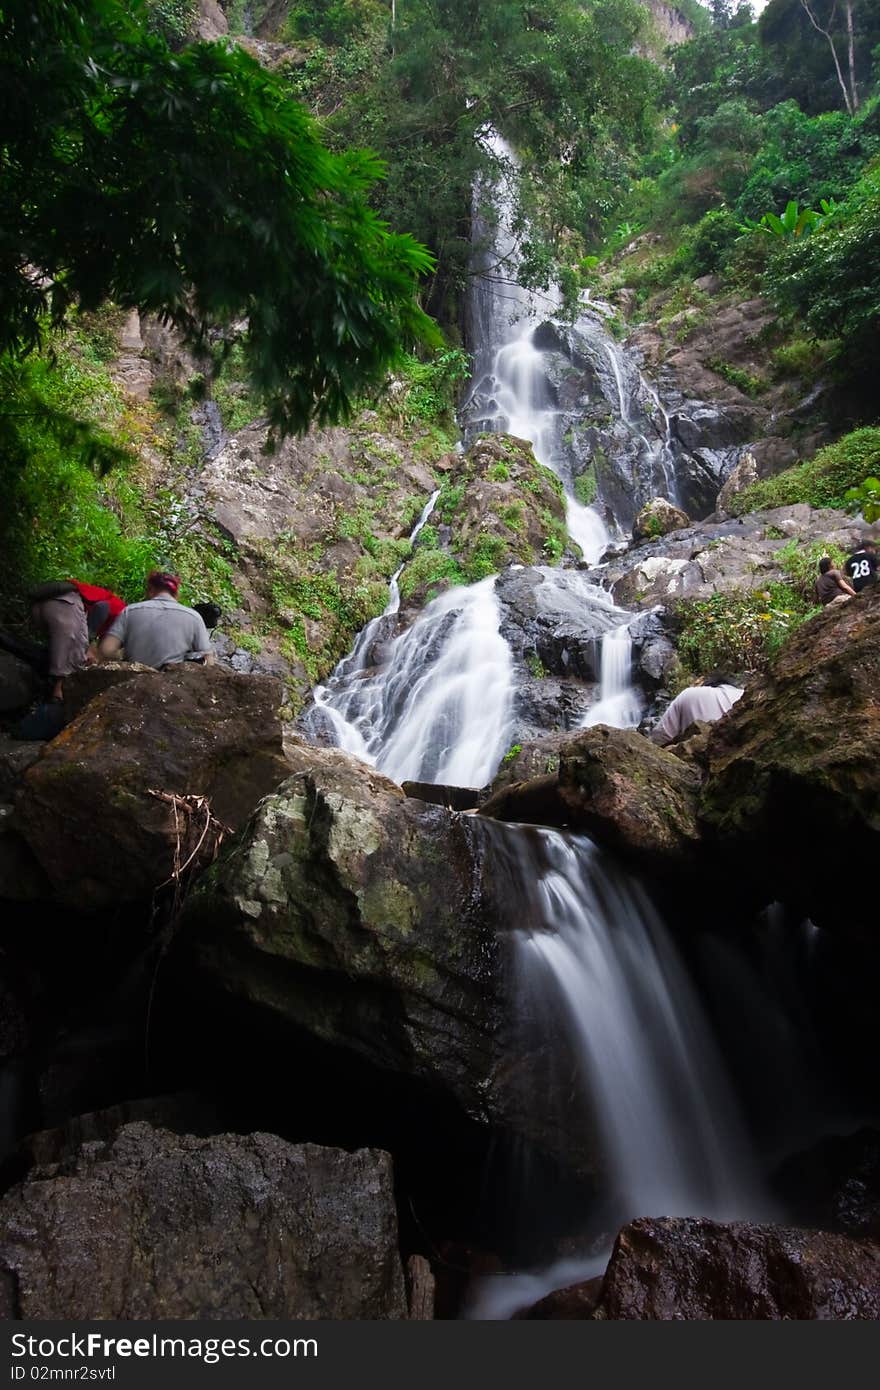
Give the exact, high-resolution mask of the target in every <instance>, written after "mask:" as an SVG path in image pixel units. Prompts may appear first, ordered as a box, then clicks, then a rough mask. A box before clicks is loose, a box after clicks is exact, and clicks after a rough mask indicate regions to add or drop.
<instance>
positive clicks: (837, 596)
mask: <svg viewBox="0 0 880 1390" xmlns="http://www.w3.org/2000/svg"><path fill="white" fill-rule="evenodd" d="M855 596H856V591H855V589H854V588H853V586H852V585H851V584H850V583H848V582H847V580H845V579H844V577H843V575H842V574H841V573H840V570H835V569H832V568H831V556H830V555H823V556H822V559H821V560H820V561H819V578H818V579H817V580H816V600H817V602H818V603H821V605H822V607H823V608H827V607H828V606H829V604H832V603H846V601H847V600H848V599H851V598H855Z"/></svg>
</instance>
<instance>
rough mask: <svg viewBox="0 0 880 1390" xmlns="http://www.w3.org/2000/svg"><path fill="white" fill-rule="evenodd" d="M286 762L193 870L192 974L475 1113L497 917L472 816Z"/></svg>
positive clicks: (376, 779)
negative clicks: (200, 868) (215, 855)
mask: <svg viewBox="0 0 880 1390" xmlns="http://www.w3.org/2000/svg"><path fill="white" fill-rule="evenodd" d="M289 757H290V759H291V762H292V763H293V764H295V765H296V767H297V771H296V772H295V774H294V775H293V776H291V777H289V778H288V780H287V781H285V782H284V783H283V784H282V785H281V786H280V787H278V788H277V790H276V791H275V792H274V793H273V794H272V795H271V796H268V797H266V798H265V799H264V800H263V802H262V803H261V805H260V807H259V809H258V810H257V813H256V815H255V816H254V817H253V819H252V820H251V822H250V824H249V825H248V827H247V830H246V832H245V835H244V836H243V838H242V839H241V841H240V842H239V844H238V845H237V846H235V847H234V849H233V850H232V852H231V853H230V854H228V855H227V856H226V857H225V858H224V859H223V860H222V861H221V862H220V863H219V864H218V865H216V866H215V867H214V868H213V869H212V870H210V871H209V873H208V874H207V875H206V876H205V877H204V878H203V879H202V881H201V882H200V884H199V885H198V887H197V889H196V891H195V892H194V894H193V895H192V898H191V901H190V904H189V906H188V908H187V912H186V916H185V919H184V924H185V931H186V933H187V941H188V943H189V946H190V949H191V951H192V953H193V955H194V957H195V960H196V962H197V966H198V969H199V971H200V973H201V975H202V976H203V978H207V979H208V980H209V981H211V982H213V984H214V985H215V986H216V987H217V988H219V989H220V990H222V991H223V992H225V993H226V994H231V995H232V996H233V997H237V998H238V999H239V1000H242V1001H244V1002H245V1003H247V1004H248V1005H250V1006H251V1009H252V1011H253V1014H254V1016H255V1018H259V1016H260V1015H267V1016H269V1017H271V1018H273V1019H274V1020H276V1021H281V1022H283V1023H288V1024H290V1025H293V1026H295V1027H298V1028H305V1029H307V1030H308V1031H309V1032H310V1033H312V1034H313V1035H315V1036H317V1037H318V1038H320V1039H322V1040H323V1041H324V1042H328V1043H332V1044H336V1045H339V1046H341V1047H344V1048H347V1049H351V1050H353V1051H355V1052H356V1053H358V1054H359V1055H361V1056H362V1057H364V1058H366V1059H367V1060H368V1061H370V1062H372V1063H374V1064H375V1065H377V1066H379V1067H383V1068H387V1069H390V1070H392V1071H396V1072H400V1073H403V1074H404V1075H407V1076H409V1077H411V1078H415V1079H417V1080H420V1081H423V1082H426V1083H428V1084H429V1085H431V1086H433V1087H440V1088H442V1089H444V1090H445V1091H446V1092H447V1093H452V1094H453V1095H454V1096H455V1097H456V1098H457V1099H458V1100H459V1102H460V1103H461V1104H462V1105H463V1106H464V1107H465V1109H467V1110H468V1111H470V1112H471V1113H474V1114H477V1115H481V1116H483V1117H485V1116H486V1114H487V1105H488V1102H487V1095H486V1088H487V1085H488V1084H489V1082H490V1080H491V1076H492V1071H493V1066H494V1064H495V1061H496V1050H495V1035H496V1032H497V1030H498V1028H499V1025H500V1021H501V1016H502V1008H503V1005H502V1000H501V993H500V975H501V948H500V945H499V942H498V939H497V936H496V931H495V927H496V923H497V916H496V914H494V913H493V912H492V910H491V904H490V906H489V911H487V910H486V903H485V901H484V899H483V897H482V895H481V890H480V886H479V883H478V873H477V863H478V860H477V850H476V848H475V844H474V837H473V834H472V833H471V830H470V827H471V824H472V822H471V820H470V818H469V817H466V816H461V815H458V814H457V813H455V812H451V811H448V810H446V809H445V808H444V807H441V806H432V805H428V804H427V803H425V802H421V801H418V800H415V799H412V798H408V797H406V796H404V794H403V792H402V791H401V789H400V788H399V787H398V786H396V785H395V784H394V783H393V782H391V781H389V780H388V778H386V777H383V776H382V775H381V774H380V773H377V772H375V771H374V770H373V769H372V768H368V767H366V766H365V765H364V764H362V763H359V762H358V761H357V760H356V759H353V758H350V757H348V756H347V755H346V754H343V753H340V752H339V751H337V750H335V749H317V748H312V747H309V746H307V745H301V746H298V747H296V746H295V747H293V748H292V749H291V750H289Z"/></svg>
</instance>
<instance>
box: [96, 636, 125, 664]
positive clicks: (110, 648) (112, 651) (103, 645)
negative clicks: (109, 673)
mask: <svg viewBox="0 0 880 1390" xmlns="http://www.w3.org/2000/svg"><path fill="white" fill-rule="evenodd" d="M121 651H122V642H121V641H120V639H119V638H118V637H114V636H113V634H112V632H108V633H107V636H106V637H102V638H101V642H100V645H99V646H98V660H99V661H117V660H118V659H119V653H120V652H121Z"/></svg>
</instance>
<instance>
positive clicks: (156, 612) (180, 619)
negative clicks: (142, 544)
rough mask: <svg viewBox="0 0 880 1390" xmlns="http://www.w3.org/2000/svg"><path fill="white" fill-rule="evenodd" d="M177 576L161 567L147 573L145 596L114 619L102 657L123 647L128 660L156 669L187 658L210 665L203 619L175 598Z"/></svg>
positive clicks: (211, 655)
mask: <svg viewBox="0 0 880 1390" xmlns="http://www.w3.org/2000/svg"><path fill="white" fill-rule="evenodd" d="M179 588H180V579H179V578H178V576H177V575H176V574H170V573H168V572H166V571H164V570H153V572H152V573H151V574H149V575H147V597H146V599H145V600H144V602H143V603H130V604H129V605H128V607H127V608H124V609H123V611H122V612H121V613H120V614H119V616H118V618H116V619H115V620H114V622H113V625H112V626H111V628H110V631H109V632H108V633H107V636H106V637H105V638H104V639H103V641H102V642H101V645H100V647H99V649H98V654H99V656H100V658H101V660H102V661H115V660H116V659H117V658H118V656H119V653H120V651H121V650H122V648H123V647H124V648H125V657H126V660H127V661H136V662H139V663H140V664H141V665H143V666H154V667H155V668H156V669H157V670H159V671H165V670H168V669H169V668H170V667H172V666H179V665H180V664H181V663H182V662H184V661H188V660H197V661H200V662H201V663H202V664H203V665H206V666H210V665H212V663H213V661H214V653H213V652H212V650H211V640H210V638H209V636H208V629H207V628H206V627H205V622H204V619H203V618H202V616H201V614H200V613H197V612H196V611H195V609H193V608H185V607H184V605H183V604H182V603H178V601H177V592H178V589H179Z"/></svg>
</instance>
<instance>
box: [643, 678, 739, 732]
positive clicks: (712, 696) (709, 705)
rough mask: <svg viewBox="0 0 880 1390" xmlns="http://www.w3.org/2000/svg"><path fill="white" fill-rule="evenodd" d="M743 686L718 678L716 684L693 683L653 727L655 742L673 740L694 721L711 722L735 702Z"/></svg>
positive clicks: (677, 696)
mask: <svg viewBox="0 0 880 1390" xmlns="http://www.w3.org/2000/svg"><path fill="white" fill-rule="evenodd" d="M742 693H743V692H742V687H741V686H738V685H729V684H727V683H726V682H719V683H718V684H713V685H708V684H707V685H690V686H688V688H687V689H686V690H682V692H681V694H680V695H676V697H675V699H674V700H673V701H672V702H671V703H670V704H669V706H668V707H667V709H666V713H665V714H664V715H663V718H662V719H661V720H660V721H659V723H657V724H656V725H655V726H654V728H653V729H652V730H651V739H652V741H653V742H654V743H659V744H661V745H662V744H665V743H671V742H672V740H673V739H675V738H678V736H679V734H683V733H684V731H685V729H687V728H689V727H690V725H691V724H697V723H700V722H702V723H711V722H712V721H713V720H715V719H720V718H721V716H722V715H723V714H726V713H727V711H728V710H729V709H730V708H731V707H732V706H733V705H734V704H736V701H737V700H738V699H739V698H740V696H741V695H742Z"/></svg>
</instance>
